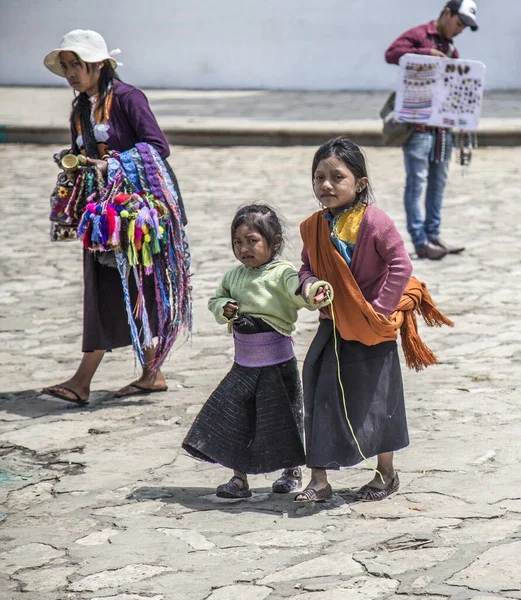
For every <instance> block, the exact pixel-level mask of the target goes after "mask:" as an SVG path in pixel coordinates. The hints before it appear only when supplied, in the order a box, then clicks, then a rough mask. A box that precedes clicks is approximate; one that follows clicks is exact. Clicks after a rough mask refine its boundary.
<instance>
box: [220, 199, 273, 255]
mask: <svg viewBox="0 0 521 600" xmlns="http://www.w3.org/2000/svg"><path fill="white" fill-rule="evenodd" d="M241 225H247V226H248V227H251V229H253V231H256V232H257V233H258V234H260V235H262V236H263V237H264V238H265V239H266V242H267V243H268V247H269V249H270V250H271V258H274V257H275V256H278V255H279V254H280V253H281V252H282V250H283V249H284V237H283V227H282V223H281V221H280V219H279V217H278V216H277V213H276V212H275V211H274V210H273V208H271V206H267V205H266V204H250V205H249V206H243V207H242V208H239V210H238V211H237V212H236V213H235V217H233V221H232V226H231V237H232V248H233V238H234V236H235V233H236V231H237V229H239V227H240V226H241Z"/></svg>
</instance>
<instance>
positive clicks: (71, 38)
mask: <svg viewBox="0 0 521 600" xmlns="http://www.w3.org/2000/svg"><path fill="white" fill-rule="evenodd" d="M60 52H74V53H75V54H77V55H78V56H79V57H80V58H81V60H82V61H83V62H86V63H98V62H103V61H104V60H108V61H109V62H110V64H111V65H112V68H114V69H115V68H116V67H117V66H118V65H119V66H122V65H121V63H118V62H117V61H116V60H115V59H114V58H113V56H114V55H115V54H119V53H120V52H121V50H120V49H119V48H117V49H116V50H111V51H110V52H109V49H108V46H107V42H106V41H105V40H104V38H103V36H102V35H100V34H99V33H97V32H96V31H91V30H89V29H75V30H74V31H69V33H67V34H66V35H64V36H63V38H62V41H61V44H60V47H59V48H56V49H55V50H53V51H52V52H49V54H48V55H47V56H46V57H45V59H44V61H43V64H44V65H45V66H46V67H47V68H48V69H49V71H52V72H53V73H55V74H56V75H59V76H60V77H65V75H64V73H63V69H62V67H61V64H60Z"/></svg>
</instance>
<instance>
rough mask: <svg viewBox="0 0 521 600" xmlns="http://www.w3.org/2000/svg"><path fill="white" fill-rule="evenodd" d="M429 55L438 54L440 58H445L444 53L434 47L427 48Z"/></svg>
mask: <svg viewBox="0 0 521 600" xmlns="http://www.w3.org/2000/svg"><path fill="white" fill-rule="evenodd" d="M429 54H430V56H439V57H440V58H447V55H446V54H443V52H442V51H441V50H437V49H436V48H431V49H430V50H429Z"/></svg>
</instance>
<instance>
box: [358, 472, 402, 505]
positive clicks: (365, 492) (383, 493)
mask: <svg viewBox="0 0 521 600" xmlns="http://www.w3.org/2000/svg"><path fill="white" fill-rule="evenodd" d="M399 487H400V478H399V477H398V472H396V473H395V474H394V479H393V480H392V481H391V483H390V484H389V485H388V486H387V487H385V488H384V489H383V490H379V489H377V488H373V487H371V486H369V485H363V486H362V487H361V488H360V489H359V490H358V491H357V492H356V494H355V498H356V499H357V500H360V502H377V501H379V500H385V499H386V498H388V497H389V496H390V495H391V494H394V492H396V491H398V488H399Z"/></svg>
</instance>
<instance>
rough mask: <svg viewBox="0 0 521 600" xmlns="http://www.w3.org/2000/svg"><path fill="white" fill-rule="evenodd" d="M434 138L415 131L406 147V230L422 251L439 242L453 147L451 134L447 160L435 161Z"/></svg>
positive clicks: (404, 146) (431, 135) (447, 140)
mask: <svg viewBox="0 0 521 600" xmlns="http://www.w3.org/2000/svg"><path fill="white" fill-rule="evenodd" d="M435 139H436V138H435V137H434V136H433V134H432V133H423V132H421V131H415V132H414V133H413V134H412V135H411V137H410V138H409V139H408V140H407V142H406V143H405V144H404V145H403V157H404V162H405V173H406V181H405V195H404V205H405V214H406V216H407V231H408V232H409V235H410V236H411V239H412V243H413V244H414V247H415V248H416V250H419V249H420V248H421V247H422V246H423V245H424V244H425V242H427V240H433V239H436V238H438V237H439V235H440V223H441V205H442V201H443V192H444V190H445V183H446V181H447V174H448V171H449V162H450V155H451V150H452V147H451V146H452V144H451V135H450V133H449V134H447V136H446V142H447V149H446V152H445V160H444V161H443V162H435V161H434V159H433V157H432V154H433V147H434V144H435ZM424 194H425V219H423V218H422V213H421V207H420V203H421V200H422V198H423V195H424Z"/></svg>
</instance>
